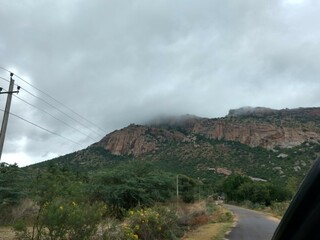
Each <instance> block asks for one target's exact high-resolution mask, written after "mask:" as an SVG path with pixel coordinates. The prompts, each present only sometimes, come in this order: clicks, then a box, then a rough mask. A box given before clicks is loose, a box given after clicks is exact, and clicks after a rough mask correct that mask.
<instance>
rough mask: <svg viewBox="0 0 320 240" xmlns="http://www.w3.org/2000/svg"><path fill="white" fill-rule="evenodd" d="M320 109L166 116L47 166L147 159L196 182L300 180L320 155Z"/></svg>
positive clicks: (86, 167) (116, 133) (91, 166)
mask: <svg viewBox="0 0 320 240" xmlns="http://www.w3.org/2000/svg"><path fill="white" fill-rule="evenodd" d="M319 142H320V108H298V109H282V110H274V109H268V108H262V107H259V108H250V107H246V108H241V109H235V110H230V111H229V114H228V115H227V116H226V117H224V118H213V119H210V118H200V117H197V116H193V115H185V116H181V117H167V118H161V119H157V120H154V121H152V122H150V123H149V124H146V125H135V124H131V125H129V126H128V127H125V128H123V129H121V130H117V131H114V132H112V133H110V134H108V135H106V136H105V137H104V138H103V139H101V141H99V142H97V143H95V144H93V145H91V146H89V147H88V148H87V149H84V150H81V151H78V152H75V153H71V154H68V155H65V156H62V157H59V158H56V159H52V160H50V161H47V162H43V163H39V164H35V165H33V166H30V167H31V168H41V167H43V166H45V165H47V164H48V163H49V162H55V163H58V164H60V165H64V166H68V167H71V168H73V169H77V170H79V171H81V170H86V171H88V170H92V171H94V170H95V169H99V168H101V167H112V166H113V165H114V164H118V163H120V162H123V161H149V162H152V163H153V164H154V165H155V166H157V167H159V169H162V170H166V171H171V172H177V173H179V172H181V173H185V174H189V175H192V176H194V177H198V178H199V179H200V178H201V179H212V180H214V179H218V178H219V177H223V176H226V175H229V174H231V173H235V172H236V173H240V174H245V175H248V176H251V177H253V178H256V179H262V180H267V181H274V182H280V183H282V184H284V183H285V182H286V181H284V180H287V179H289V178H290V177H295V178H298V179H301V178H302V177H303V176H304V174H305V173H306V171H307V170H308V169H309V167H310V165H311V164H312V162H313V160H314V159H315V158H316V156H318V154H319V152H320V145H319Z"/></svg>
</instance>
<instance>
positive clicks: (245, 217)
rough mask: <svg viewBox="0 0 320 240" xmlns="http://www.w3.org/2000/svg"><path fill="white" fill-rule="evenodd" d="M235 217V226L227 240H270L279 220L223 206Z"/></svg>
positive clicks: (238, 208)
mask: <svg viewBox="0 0 320 240" xmlns="http://www.w3.org/2000/svg"><path fill="white" fill-rule="evenodd" d="M225 206H226V207H227V208H229V209H230V210H231V211H232V212H233V213H234V214H235V215H236V216H237V225H236V226H235V228H233V229H232V230H231V233H230V234H229V235H228V236H227V239H229V240H257V239H259V240H270V239H271V238H272V235H273V233H274V231H275V230H276V228H277V226H278V224H279V220H277V219H276V218H273V217H270V216H267V215H265V214H263V213H260V212H256V211H252V210H248V209H245V208H241V207H236V206H231V205H225Z"/></svg>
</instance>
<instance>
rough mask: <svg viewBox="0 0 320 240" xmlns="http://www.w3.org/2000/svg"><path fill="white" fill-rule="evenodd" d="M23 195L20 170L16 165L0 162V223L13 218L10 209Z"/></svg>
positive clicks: (9, 221)
mask: <svg viewBox="0 0 320 240" xmlns="http://www.w3.org/2000/svg"><path fill="white" fill-rule="evenodd" d="M24 196H25V190H24V184H23V183H22V171H21V170H20V168H19V167H18V166H17V165H16V164H13V165H10V164H7V163H4V162H1V163H0V224H9V223H11V222H12V221H13V220H14V216H13V215H12V209H13V208H14V207H15V206H17V205H18V203H19V202H20V200H21V198H22V197H24Z"/></svg>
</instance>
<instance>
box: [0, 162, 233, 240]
mask: <svg viewBox="0 0 320 240" xmlns="http://www.w3.org/2000/svg"><path fill="white" fill-rule="evenodd" d="M27 172H28V171H27ZM27 172H26V169H20V168H18V167H17V166H16V165H8V164H2V165H1V175H0V176H1V186H2V188H1V191H2V193H3V194H1V209H0V215H1V216H5V217H3V218H2V219H1V224H2V225H9V226H13V227H14V229H15V232H16V239H25V240H28V239H29V240H36V239H37V240H41V239H50V240H59V239H70V240H71V239H77V240H81V239H126V240H127V239H178V238H180V237H182V236H183V234H184V232H185V231H186V230H187V229H190V228H192V227H195V226H198V225H200V224H204V223H207V222H208V221H210V219H211V218H212V217H213V216H214V218H215V220H216V221H222V220H223V221H230V216H224V214H225V213H221V214H220V213H219V211H218V210H219V209H218V207H216V206H215V205H214V202H213V201H211V202H210V203H207V205H206V204H198V208H197V209H191V208H192V207H191V206H193V207H194V206H195V205H194V204H192V203H193V202H195V199H196V198H197V196H198V195H197V189H198V188H197V181H196V180H195V179H192V178H190V177H188V176H185V175H179V177H178V181H179V199H176V190H177V189H176V187H177V186H176V184H177V182H176V181H177V175H176V174H172V173H167V172H161V171H158V170H155V169H154V168H153V167H152V166H151V165H150V164H146V163H143V162H139V164H137V162H131V163H126V164H120V165H119V166H117V167H115V168H112V169H101V170H100V171H96V172H92V173H88V174H85V173H81V174H79V173H78V172H73V171H70V170H69V169H67V168H63V167H60V166H56V165H54V164H50V165H49V166H48V167H47V168H45V169H42V170H41V171H38V172H37V173H35V174H34V175H33V176H30V175H27V174H26V173H27ZM27 200H28V201H27ZM26 202H28V205H27V206H24V207H21V206H22V205H23V204H25V203H26ZM186 202H187V203H186ZM188 204H189V205H188ZM188 206H189V207H188ZM15 209H19V211H15ZM190 209H191V210H190ZM220 215H221V216H220Z"/></svg>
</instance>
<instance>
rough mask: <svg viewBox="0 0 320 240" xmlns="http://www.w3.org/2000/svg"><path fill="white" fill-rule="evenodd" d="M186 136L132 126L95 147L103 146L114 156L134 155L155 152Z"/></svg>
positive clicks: (115, 133) (163, 130) (106, 138)
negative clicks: (159, 147) (160, 147)
mask: <svg viewBox="0 0 320 240" xmlns="http://www.w3.org/2000/svg"><path fill="white" fill-rule="evenodd" d="M184 138H185V135H184V134H182V133H181V132H178V131H168V130H165V129H161V128H154V127H147V126H141V125H134V124H131V125H129V126H128V127H126V128H124V129H122V130H118V131H115V132H113V133H110V134H108V135H107V136H105V137H104V138H103V139H102V140H101V141H100V142H98V143H96V144H94V145H93V146H101V147H103V148H105V149H106V150H109V151H110V152H111V153H112V154H114V155H134V156H140V155H141V154H144V153H148V152H153V151H155V150H157V148H158V146H159V145H161V144H165V143H166V142H168V141H182V140H183V139H184Z"/></svg>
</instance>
